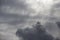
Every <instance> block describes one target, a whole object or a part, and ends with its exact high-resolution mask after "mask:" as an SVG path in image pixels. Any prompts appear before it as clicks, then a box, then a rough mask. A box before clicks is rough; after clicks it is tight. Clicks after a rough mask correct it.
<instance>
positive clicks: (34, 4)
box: [0, 0, 60, 40]
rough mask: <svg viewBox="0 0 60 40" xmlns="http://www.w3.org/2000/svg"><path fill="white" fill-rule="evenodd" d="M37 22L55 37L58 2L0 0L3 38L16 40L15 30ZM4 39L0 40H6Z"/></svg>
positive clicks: (59, 10)
mask: <svg viewBox="0 0 60 40" xmlns="http://www.w3.org/2000/svg"><path fill="white" fill-rule="evenodd" d="M37 21H40V22H41V24H42V25H44V26H48V27H46V29H47V30H48V32H49V33H50V34H52V35H53V36H54V37H57V36H58V32H59V28H58V27H57V25H56V24H55V22H57V21H60V1H59V0H0V34H1V35H2V37H3V38H4V36H5V37H6V38H7V37H8V38H9V40H15V39H13V38H14V37H15V38H16V39H17V40H18V38H17V37H16V36H15V35H14V34H15V32H16V30H17V29H19V28H22V27H27V26H31V25H32V24H34V23H36V22H37ZM47 24H48V25H47ZM49 24H50V25H52V26H51V27H50V28H51V29H52V30H53V31H52V30H51V29H49ZM55 29H57V30H55ZM50 30H51V31H50ZM55 31H56V32H55ZM54 33H55V34H54ZM7 34H8V35H7ZM10 37H11V38H10ZM12 37H13V38H12ZM6 38H4V39H2V40H8V39H6Z"/></svg>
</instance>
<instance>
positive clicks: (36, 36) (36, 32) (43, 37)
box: [16, 22, 54, 40]
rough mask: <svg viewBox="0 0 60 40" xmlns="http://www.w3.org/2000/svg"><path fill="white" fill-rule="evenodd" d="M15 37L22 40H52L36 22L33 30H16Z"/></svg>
mask: <svg viewBox="0 0 60 40" xmlns="http://www.w3.org/2000/svg"><path fill="white" fill-rule="evenodd" d="M16 35H17V36H18V37H19V38H20V37H22V38H23V39H24V40H53V39H54V38H53V36H51V35H50V34H48V33H47V32H46V31H45V29H44V28H43V26H42V25H41V24H40V23H39V22H37V24H36V25H34V27H33V28H26V29H18V30H17V32H16Z"/></svg>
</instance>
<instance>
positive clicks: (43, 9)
mask: <svg viewBox="0 0 60 40" xmlns="http://www.w3.org/2000/svg"><path fill="white" fill-rule="evenodd" d="M27 3H29V4H30V7H31V8H32V9H34V10H35V13H32V14H31V15H33V16H36V15H39V14H43V15H48V14H49V10H50V8H51V5H52V4H53V0H27Z"/></svg>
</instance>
